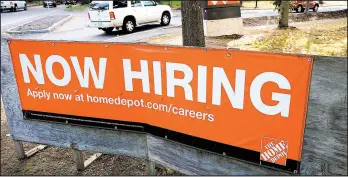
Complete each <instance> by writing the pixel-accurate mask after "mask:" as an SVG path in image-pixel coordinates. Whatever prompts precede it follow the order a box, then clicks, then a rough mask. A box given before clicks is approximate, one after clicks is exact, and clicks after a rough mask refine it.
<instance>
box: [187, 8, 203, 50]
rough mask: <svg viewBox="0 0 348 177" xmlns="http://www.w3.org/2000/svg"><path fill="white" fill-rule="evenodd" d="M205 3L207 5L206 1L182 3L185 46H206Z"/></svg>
mask: <svg viewBox="0 0 348 177" xmlns="http://www.w3.org/2000/svg"><path fill="white" fill-rule="evenodd" d="M203 3H206V1H181V16H182V18H181V20H182V38H183V45H184V46H198V47H204V46H205V39H204V29H203V11H202V10H203Z"/></svg>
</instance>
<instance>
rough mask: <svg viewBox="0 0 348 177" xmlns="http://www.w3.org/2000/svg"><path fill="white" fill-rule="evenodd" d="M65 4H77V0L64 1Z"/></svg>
mask: <svg viewBox="0 0 348 177" xmlns="http://www.w3.org/2000/svg"><path fill="white" fill-rule="evenodd" d="M64 4H65V5H68V4H72V5H76V1H74V0H66V1H65V2H64Z"/></svg>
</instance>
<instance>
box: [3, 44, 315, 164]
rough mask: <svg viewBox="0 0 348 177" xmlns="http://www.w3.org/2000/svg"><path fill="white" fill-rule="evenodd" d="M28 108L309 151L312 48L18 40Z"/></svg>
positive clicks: (15, 47) (284, 151)
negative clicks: (290, 50)
mask: <svg viewBox="0 0 348 177" xmlns="http://www.w3.org/2000/svg"><path fill="white" fill-rule="evenodd" d="M9 47H10V50H11V57H12V61H13V66H14V71H15V76H16V80H17V84H18V90H19V94H20V99H21V104H22V109H23V110H31V111H39V112H48V113H57V114H65V115H75V116H86V117H92V118H95V119H101V118H102V119H110V120H118V121H127V122H138V123H145V124H149V125H152V126H156V127H161V128H164V129H168V130H172V131H176V132H180V133H183V134H186V135H191V136H194V137H199V138H203V139H206V140H211V141H214V142H219V143H223V144H227V145H231V146H235V147H239V148H243V149H247V150H251V151H256V152H260V160H261V161H267V162H271V163H275V164H281V165H285V164H284V163H285V160H284V158H285V159H292V160H296V161H300V159H301V151H302V140H303V133H304V127H305V119H306V111H307V100H308V92H309V84H310V77H311V71H312V63H313V57H311V56H303V57H300V56H298V55H290V54H276V53H263V52H254V51H233V50H224V49H207V50H206V49H203V48H191V47H169V46H152V45H137V44H115V43H114V44H113V43H106V44H105V43H86V42H55V41H22V40H12V41H11V42H10V44H9Z"/></svg>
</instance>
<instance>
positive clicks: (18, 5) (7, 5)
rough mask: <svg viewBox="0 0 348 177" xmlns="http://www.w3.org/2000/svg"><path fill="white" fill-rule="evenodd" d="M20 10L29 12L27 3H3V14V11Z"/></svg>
mask: <svg viewBox="0 0 348 177" xmlns="http://www.w3.org/2000/svg"><path fill="white" fill-rule="evenodd" d="M18 9H23V10H27V3H26V2H25V1H1V12H2V11H3V10H10V11H11V12H13V11H18Z"/></svg>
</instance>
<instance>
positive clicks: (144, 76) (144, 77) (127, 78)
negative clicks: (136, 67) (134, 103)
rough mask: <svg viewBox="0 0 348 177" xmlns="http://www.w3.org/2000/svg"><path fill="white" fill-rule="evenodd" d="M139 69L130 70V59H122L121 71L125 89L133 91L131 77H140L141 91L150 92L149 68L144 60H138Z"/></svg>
mask: <svg viewBox="0 0 348 177" xmlns="http://www.w3.org/2000/svg"><path fill="white" fill-rule="evenodd" d="M140 65H141V66H140V67H141V71H140V72H137V71H132V67H131V62H130V59H123V73H124V82H125V88H126V91H133V79H141V81H142V85H143V92H145V93H150V81H149V71H148V70H149V69H148V66H147V61H146V60H140Z"/></svg>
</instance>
